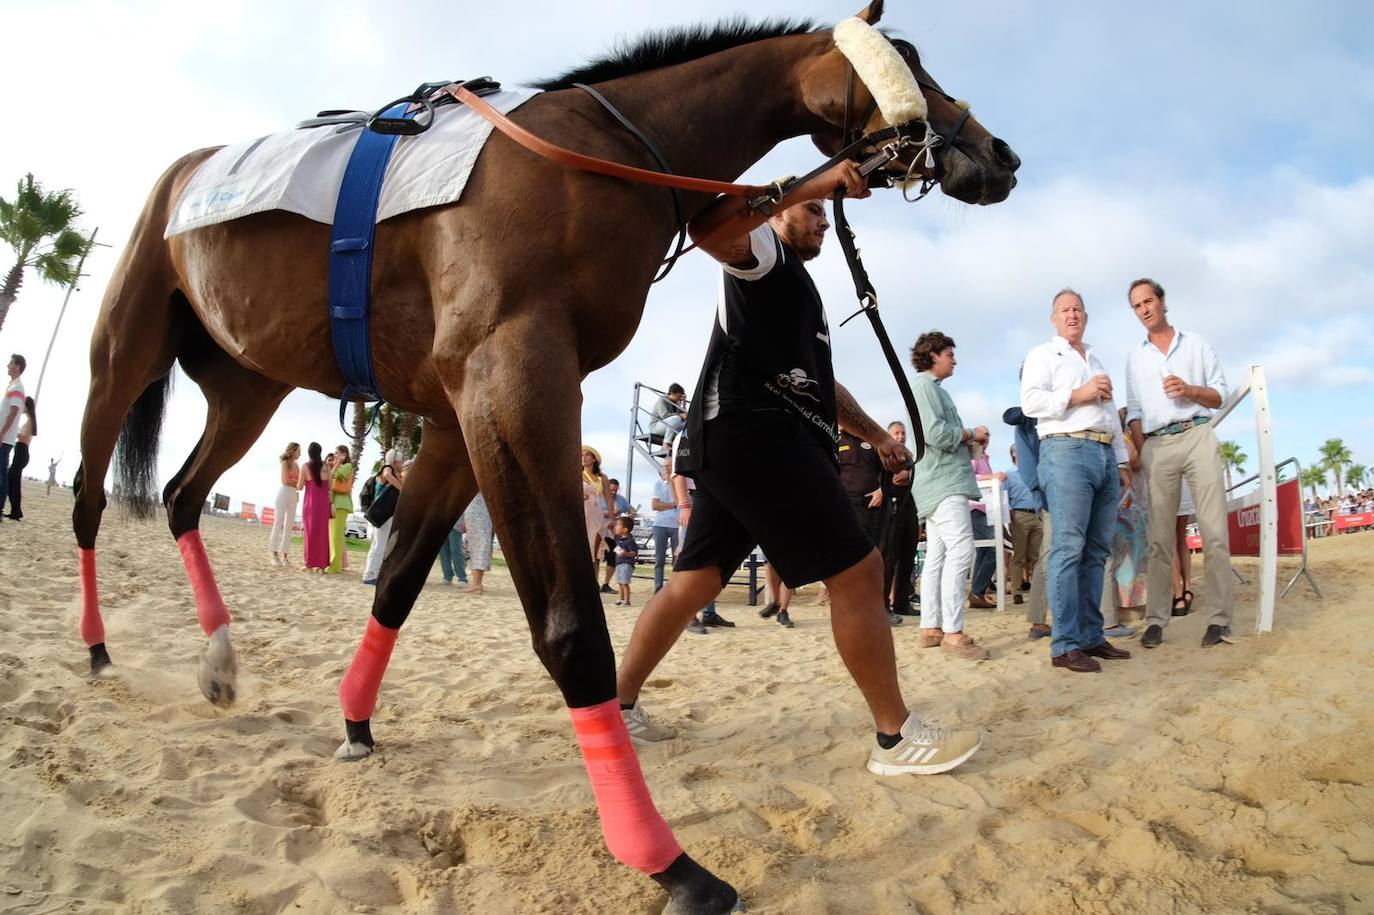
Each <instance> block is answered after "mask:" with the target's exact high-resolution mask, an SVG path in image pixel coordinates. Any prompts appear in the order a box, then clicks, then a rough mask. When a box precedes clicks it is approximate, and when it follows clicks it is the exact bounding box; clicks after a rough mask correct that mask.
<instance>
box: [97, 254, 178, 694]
mask: <svg viewBox="0 0 1374 915" xmlns="http://www.w3.org/2000/svg"><path fill="white" fill-rule="evenodd" d="M139 231H141V230H139ZM161 244H162V242H161V238H160V236H159V237H157V238H150V237H147V236H146V235H140V234H138V231H136V234H135V238H134V240H133V242H132V243H131V244H130V246H129V249H128V250H126V251H125V254H124V256H123V258H122V259H121V260H120V263H119V265H118V266H117V267H116V269H115V274H114V277H113V278H112V279H111V281H110V285H109V288H108V289H107V290H106V293H105V299H104V302H103V304H102V305H101V310H100V314H99V316H98V317H97V319H96V325H95V330H94V332H93V334H92V336H91V384H90V389H89V392H88V394H87V397H86V410H85V413H84V415H83V416H82V420H81V464H80V466H79V467H78V468H77V471H76V476H75V478H74V479H73V481H72V486H73V489H74V490H75V496H76V500H75V505H74V506H73V508H72V529H73V531H74V533H75V534H76V543H77V557H78V562H79V564H80V573H81V636H82V639H83V640H84V641H85V642H86V646H87V648H88V649H89V651H90V661H91V673H93V674H100V673H101V672H103V671H104V670H105V668H107V667H109V666H110V664H111V663H112V662H111V661H110V655H109V653H108V652H107V651H106V649H105V624H104V621H103V619H102V618H101V615H100V599H99V594H98V591H97V588H96V572H95V566H96V564H95V541H96V536H97V534H98V533H99V532H100V518H101V514H102V513H103V512H104V510H105V473H106V471H107V470H108V469H109V467H110V459H111V457H112V456H113V454H114V451H115V447H116V444H118V447H119V458H120V460H119V479H120V483H121V486H122V492H121V495H122V497H123V499H124V504H125V505H126V506H127V507H128V509H129V510H130V511H131V512H132V513H133V514H134V515H136V516H142V517H147V516H150V515H151V514H152V511H153V509H154V507H155V506H156V501H155V498H154V497H153V495H152V492H151V487H150V485H149V484H150V481H151V480H152V475H153V472H154V471H155V469H156V466H157V445H158V437H159V432H160V430H161V426H162V413H163V407H164V405H165V403H166V396H167V389H168V386H169V385H170V382H171V379H170V375H169V373H170V372H171V369H172V362H173V360H174V359H175V358H176V350H177V345H178V342H179V338H180V333H181V318H182V314H183V312H182V311H181V309H180V308H178V307H177V299H178V297H179V296H178V294H177V293H176V292H175V278H174V277H173V276H172V275H171V271H170V267H169V266H167V265H166V263H165V251H164V250H163V249H162V248H161V247H160V246H161ZM183 304H184V302H183Z"/></svg>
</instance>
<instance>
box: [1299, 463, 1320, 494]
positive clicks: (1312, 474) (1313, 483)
mask: <svg viewBox="0 0 1374 915" xmlns="http://www.w3.org/2000/svg"><path fill="white" fill-rule="evenodd" d="M1299 480H1300V481H1301V484H1302V485H1303V486H1306V487H1308V488H1309V489H1311V490H1312V501H1313V502H1316V501H1317V487H1318V486H1324V485H1326V471H1325V470H1323V469H1322V468H1320V467H1304V468H1303V469H1302V476H1301V477H1299Z"/></svg>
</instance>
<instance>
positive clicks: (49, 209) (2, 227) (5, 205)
mask: <svg viewBox="0 0 1374 915" xmlns="http://www.w3.org/2000/svg"><path fill="white" fill-rule="evenodd" d="M80 215H81V207H80V206H78V205H77V202H76V198H75V196H73V194H72V192H71V191H70V190H64V191H56V192H54V193H51V194H49V193H45V192H44V191H43V186H42V185H41V184H39V183H38V182H36V181H34V180H33V175H32V174H29V175H26V176H25V177H24V179H23V180H22V181H20V182H19V185H18V187H17V189H16V193H15V197H14V200H13V201H9V200H6V199H4V198H3V197H0V239H3V240H4V241H5V242H6V243H7V244H9V246H10V247H11V248H13V249H14V252H15V254H16V255H18V259H17V260H16V261H15V263H14V266H13V267H11V268H10V271H9V273H8V274H6V276H5V283H4V285H3V286H0V328H2V327H4V326H5V318H7V317H8V316H9V313H10V306H11V305H13V304H14V300H15V299H16V298H18V297H19V287H20V285H21V284H23V282H24V271H25V270H26V269H27V268H29V267H32V268H34V269H35V270H37V271H38V275H39V276H40V277H42V278H43V279H44V280H47V281H48V282H50V283H55V284H57V285H58V286H70V285H72V284H73V283H75V282H76V279H77V273H78V272H79V269H80V268H79V267H78V266H77V262H78V261H79V260H80V259H81V256H82V255H83V254H85V253H86V251H87V249H88V247H89V245H90V239H88V238H86V236H84V235H82V234H81V233H80V232H78V231H76V230H75V229H73V228H72V223H73V222H75V221H76V218H77V217H78V216H80Z"/></svg>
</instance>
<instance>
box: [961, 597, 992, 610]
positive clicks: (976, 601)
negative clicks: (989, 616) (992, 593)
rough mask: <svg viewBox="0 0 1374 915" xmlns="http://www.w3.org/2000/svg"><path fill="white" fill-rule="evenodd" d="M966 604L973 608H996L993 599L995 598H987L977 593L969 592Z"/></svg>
mask: <svg viewBox="0 0 1374 915" xmlns="http://www.w3.org/2000/svg"><path fill="white" fill-rule="evenodd" d="M968 605H969V606H970V607H972V608H974V609H975V610H996V609H997V601H995V600H988V599H987V598H986V597H981V596H979V595H977V594H970V595H969V596H968Z"/></svg>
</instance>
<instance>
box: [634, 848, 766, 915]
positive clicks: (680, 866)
mask: <svg viewBox="0 0 1374 915" xmlns="http://www.w3.org/2000/svg"><path fill="white" fill-rule="evenodd" d="M652 879H653V880H654V882H655V883H657V884H658V885H659V886H661V887H663V888H664V889H665V890H667V891H668V905H667V906H666V907H664V909H663V915H727V913H729V912H743V911H744V901H743V900H741V899H740V898H739V893H736V892H735V888H734V887H733V886H731V885H730V884H728V883H726V882H725V881H724V880H721V879H720V878H719V877H717V876H716V875H715V874H713V873H711V872H710V871H708V870H707V869H706V868H704V867H702V866H701V865H700V864H698V863H696V862H695V861H693V860H692V859H691V858H689V857H688V856H687V853H686V852H683V853H682V854H680V855H678V856H677V860H675V861H674V862H673V863H672V864H670V865H668V869H667V870H665V871H662V872H661V873H657V874H654V875H653V878H652Z"/></svg>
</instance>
